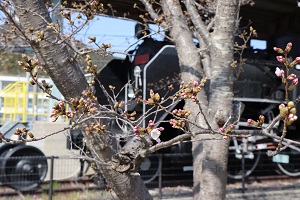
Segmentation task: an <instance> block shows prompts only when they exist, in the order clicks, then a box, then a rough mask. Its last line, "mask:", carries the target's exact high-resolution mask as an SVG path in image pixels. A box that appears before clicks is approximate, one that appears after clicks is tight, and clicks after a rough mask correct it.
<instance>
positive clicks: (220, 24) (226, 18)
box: [193, 0, 239, 200]
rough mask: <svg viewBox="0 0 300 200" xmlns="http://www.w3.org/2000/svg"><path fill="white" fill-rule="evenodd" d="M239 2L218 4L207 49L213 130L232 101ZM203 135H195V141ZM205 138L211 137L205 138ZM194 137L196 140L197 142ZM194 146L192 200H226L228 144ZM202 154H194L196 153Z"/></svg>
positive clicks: (221, 122)
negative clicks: (198, 168) (195, 189)
mask: <svg viewBox="0 0 300 200" xmlns="http://www.w3.org/2000/svg"><path fill="white" fill-rule="evenodd" d="M238 2H239V1H238V0H225V1H218V2H217V10H216V15H215V16H216V17H215V26H214V31H213V33H212V34H211V39H212V42H213V45H211V46H210V56H211V73H212V75H211V78H210V89H209V97H208V99H209V100H210V101H209V108H208V110H207V116H208V120H209V122H210V123H211V127H212V128H213V129H218V128H220V127H222V126H223V125H224V124H225V122H226V121H227V119H228V118H229V116H230V114H231V110H232V101H233V92H232V89H233V70H232V68H231V67H230V64H231V62H232V61H233V43H234V35H235V32H236V24H237V13H238V9H239V7H238ZM198 137H199V138H201V137H203V136H197V138H198ZM207 137H211V136H208V135H207ZM197 138H196V139H197ZM201 143H202V144H198V145H199V146H198V145H196V144H194V146H193V150H194V165H195V166H197V164H198V165H201V167H202V169H201V170H202V171H201V174H197V177H194V184H195V187H200V193H197V194H195V196H194V199H216V200H219V199H225V195H226V182H227V159H228V144H229V142H228V141H222V140H216V141H203V142H201ZM196 150H197V151H201V153H200V154H197V153H196V152H195V151H196Z"/></svg>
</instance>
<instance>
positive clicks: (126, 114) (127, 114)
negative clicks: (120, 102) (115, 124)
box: [124, 110, 136, 121]
mask: <svg viewBox="0 0 300 200" xmlns="http://www.w3.org/2000/svg"><path fill="white" fill-rule="evenodd" d="M124 114H125V116H126V117H127V119H129V120H132V121H133V120H135V115H136V112H135V111H133V112H132V113H128V111H127V110H125V111H124Z"/></svg>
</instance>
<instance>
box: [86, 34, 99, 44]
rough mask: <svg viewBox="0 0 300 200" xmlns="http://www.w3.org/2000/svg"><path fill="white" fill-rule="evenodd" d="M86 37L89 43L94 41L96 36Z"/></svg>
mask: <svg viewBox="0 0 300 200" xmlns="http://www.w3.org/2000/svg"><path fill="white" fill-rule="evenodd" d="M88 39H89V41H88V43H89V44H91V43H96V39H97V38H96V37H90V36H88Z"/></svg>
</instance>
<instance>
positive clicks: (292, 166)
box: [277, 148, 300, 177]
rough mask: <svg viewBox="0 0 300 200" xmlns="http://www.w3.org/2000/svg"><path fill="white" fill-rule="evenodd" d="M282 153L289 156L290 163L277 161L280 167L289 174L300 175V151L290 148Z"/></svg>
mask: <svg viewBox="0 0 300 200" xmlns="http://www.w3.org/2000/svg"><path fill="white" fill-rule="evenodd" d="M280 154H281V155H285V156H288V158H289V159H288V160H289V161H288V163H280V162H278V163H277V166H278V168H279V169H280V170H281V171H282V172H283V173H285V174H286V175H288V176H293V177H295V176H300V152H299V151H298V150H294V149H291V148H288V149H287V150H285V151H283V152H281V153H280Z"/></svg>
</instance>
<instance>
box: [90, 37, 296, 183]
mask: <svg viewBox="0 0 300 200" xmlns="http://www.w3.org/2000/svg"><path fill="white" fill-rule="evenodd" d="M277 41H280V40H277ZM157 43H159V42H158V41H154V40H149V39H147V41H146V42H145V43H143V44H141V45H140V46H139V47H137V50H136V52H135V56H134V58H133V59H131V62H130V59H129V58H126V59H125V60H113V61H112V62H110V63H108V65H107V66H106V67H104V68H103V69H102V71H100V73H99V76H98V79H99V80H100V82H101V84H103V85H104V86H105V87H107V88H108V86H109V85H113V86H116V91H118V89H121V88H122V87H123V86H124V85H126V87H125V88H126V89H125V90H123V92H122V94H121V95H119V99H118V100H125V102H126V103H127V105H126V104H125V105H126V106H127V107H125V110H128V111H136V112H137V113H138V114H137V117H139V116H142V115H144V114H145V113H146V112H147V111H148V109H149V107H148V106H146V105H145V104H136V103H135V102H134V101H132V100H133V99H134V97H136V96H137V95H140V94H141V95H142V97H143V100H147V99H148V98H149V91H150V89H153V90H154V91H155V92H158V93H159V94H160V95H161V96H163V95H164V94H166V93H167V86H168V85H170V84H173V85H174V86H175V91H176V89H177V90H178V88H179V82H180V79H179V76H180V67H179V61H178V56H177V52H176V49H175V46H172V45H168V44H166V43H164V42H160V43H161V44H159V45H158V44H157ZM274 45H275V46H279V47H280V44H274ZM282 48H284V47H282ZM131 53H132V52H131ZM258 54H260V55H258ZM261 55H266V54H264V53H262V52H261V51H254V50H252V53H250V54H249V55H247V57H248V58H247V59H248V60H247V63H246V64H245V65H244V66H243V67H242V73H241V74H240V75H239V77H237V80H236V81H235V83H234V88H233V92H234V95H235V97H234V98H235V100H236V101H240V102H242V103H243V104H245V110H244V112H243V114H242V116H241V119H240V122H239V123H238V124H237V125H236V128H242V129H245V128H246V129H247V128H249V127H247V126H246V121H247V119H249V118H252V119H257V118H258V116H259V115H261V114H262V115H265V116H266V121H265V125H268V124H269V123H270V122H271V120H272V119H273V118H274V117H275V116H276V115H277V114H278V113H279V112H278V104H280V103H282V102H284V88H283V86H282V83H281V79H280V78H278V77H277V76H276V75H275V73H274V72H275V70H276V67H280V68H282V67H283V65H282V64H281V63H278V62H277V61H275V60H274V58H273V57H271V56H261ZM293 56H295V55H293ZM274 57H275V56H274ZM293 73H295V74H297V75H300V73H299V72H298V71H297V70H293ZM128 83H129V84H128ZM134 88H136V89H138V91H140V92H139V93H135V94H134V93H133V90H134ZM172 94H173V93H171V94H169V95H172ZM298 94H300V91H299V89H298V88H295V90H294V91H293V93H292V94H291V95H290V98H291V99H295V98H296V97H297V95H298ZM96 96H97V97H98V100H99V103H101V104H107V100H106V97H105V95H103V92H102V91H101V89H100V87H99V84H96ZM103 97H104V98H103ZM183 106H184V101H182V102H180V103H178V104H175V105H173V106H171V107H169V111H171V110H172V109H175V108H178V109H179V108H181V109H182V108H183ZM154 117H155V119H156V120H157V121H163V120H164V121H168V119H170V117H171V116H170V115H168V114H166V113H158V114H156V116H154V115H152V116H151V115H150V117H147V118H146V119H145V120H144V121H143V127H145V126H146V125H147V121H149V120H150V119H154ZM158 119H159V120H158ZM160 126H163V127H164V128H165V131H164V132H163V133H162V135H161V136H160V139H161V140H162V141H167V140H169V139H171V138H172V137H175V136H176V135H179V134H181V133H182V132H181V131H180V130H178V129H174V128H172V127H171V125H170V124H169V123H166V122H163V123H161V124H160ZM297 127H299V125H298V123H297V122H296V123H294V124H293V125H292V126H290V127H289V129H290V131H291V132H293V131H294V132H295V131H296V130H297ZM114 128H115V129H118V128H117V127H114ZM272 131H274V133H280V132H281V126H280V124H276V126H275V127H274V129H273V130H272ZM262 139H264V140H265V139H266V138H257V137H253V139H251V141H250V140H249V141H250V143H251V145H252V146H253V148H255V146H257V145H256V143H257V142H258V141H262ZM241 141H242V140H241V139H239V141H238V142H237V143H236V144H240V143H239V142H241ZM231 144H232V146H233V147H234V144H233V143H231ZM251 145H250V146H251ZM234 148H239V147H234ZM159 152H160V153H164V154H177V153H179V155H180V154H182V155H183V154H184V153H191V143H190V142H184V143H180V144H178V145H174V146H172V147H170V148H167V149H163V150H161V151H159ZM233 152H234V153H235V155H233V156H231V157H229V165H230V163H231V162H232V160H236V158H238V159H240V158H241V151H238V153H237V151H236V150H233ZM237 154H239V155H237ZM247 156H248V157H247ZM246 158H250V160H252V159H253V158H254V155H253V154H252V152H250V153H249V154H247V155H246ZM179 160H180V159H178V157H173V158H171V157H170V160H169V161H167V162H168V163H169V164H168V166H167V165H163V168H168V169H170V165H173V164H175V163H176V162H177V165H178V164H179V162H178V161H179ZM150 161H151V160H150ZM147 162H148V164H147V166H148V167H146V168H145V169H144V166H143V165H142V166H141V169H144V170H145V171H147V170H148V169H150V167H149V159H147ZM251 162H252V161H251ZM170 163H171V164H170ZM179 165H182V166H181V169H182V170H183V171H185V172H188V173H189V174H188V177H190V179H192V173H190V172H189V171H190V169H192V167H191V166H192V157H191V156H190V157H189V159H188V160H187V161H186V162H185V163H180V164H179ZM256 165H257V162H256V164H255V166H256ZM237 168H239V167H237ZM254 168H255V167H254ZM254 168H253V169H254ZM186 169H188V170H186ZM253 169H252V170H251V172H252V171H253ZM240 171H241V170H240V169H236V167H234V169H233V168H232V167H229V174H230V173H231V172H232V173H233V174H234V173H240ZM146 173H147V172H146ZM166 173H167V172H166ZM155 174H156V175H157V173H156V172H155V173H153V176H155ZM229 177H232V178H236V177H238V178H241V176H236V175H233V176H230V175H229ZM151 178H153V177H151ZM149 180H150V179H149ZM151 180H152V179H151Z"/></svg>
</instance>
